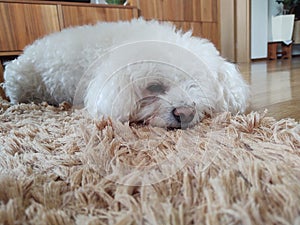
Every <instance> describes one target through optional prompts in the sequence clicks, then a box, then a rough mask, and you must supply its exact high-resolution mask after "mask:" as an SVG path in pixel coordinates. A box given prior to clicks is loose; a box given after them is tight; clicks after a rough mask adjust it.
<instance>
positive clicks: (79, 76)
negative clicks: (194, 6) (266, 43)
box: [3, 19, 249, 128]
mask: <svg viewBox="0 0 300 225" xmlns="http://www.w3.org/2000/svg"><path fill="white" fill-rule="evenodd" d="M4 80H5V82H4V85H3V86H4V89H5V92H6V94H7V96H8V97H9V98H10V101H11V102H12V103H13V104H16V103H20V102H42V101H47V102H48V103H50V104H54V105H57V104H59V103H61V102H63V101H68V102H70V103H74V104H81V103H83V104H84V106H85V108H86V109H87V110H88V111H89V113H90V114H91V115H92V116H94V117H99V116H104V117H112V118H113V119H118V120H120V121H122V122H127V121H129V122H143V123H145V124H150V125H153V126H160V127H171V128H179V127H190V126H193V125H195V124H196V123H197V122H199V121H201V119H202V118H203V116H204V115H205V114H210V115H211V114H213V113H215V112H221V111H230V112H232V113H242V112H244V111H245V109H246V107H247V101H248V98H249V87H248V85H247V84H246V83H245V82H244V80H243V79H242V77H241V75H240V73H239V72H238V70H237V69H236V67H235V65H233V64H232V63H229V62H227V61H225V60H224V59H223V58H222V57H221V56H220V55H219V52H218V51H217V50H216V48H215V47H214V46H213V44H212V43H210V42H209V41H208V40H206V39H201V38H198V37H192V36H191V32H187V33H183V32H182V31H178V30H176V29H175V27H174V26H172V25H170V24H167V23H159V22H157V21H145V20H143V19H134V20H132V21H130V22H115V23H98V24H97V25H94V26H80V27H75V28H68V29H65V30H63V31H61V32H58V33H54V34H51V35H48V36H46V37H44V38H42V39H40V40H37V41H35V42H34V43H33V44H32V45H30V46H28V47H26V48H25V50H24V53H23V54H22V55H21V56H19V57H18V58H17V59H16V60H13V61H11V62H9V63H8V64H7V65H6V67H5V72H4Z"/></svg>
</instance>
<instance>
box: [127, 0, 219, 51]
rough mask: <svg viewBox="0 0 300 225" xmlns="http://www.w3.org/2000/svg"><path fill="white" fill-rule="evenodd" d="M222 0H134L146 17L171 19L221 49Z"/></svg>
mask: <svg viewBox="0 0 300 225" xmlns="http://www.w3.org/2000/svg"><path fill="white" fill-rule="evenodd" d="M219 1H220V0H151V1H149V0H132V4H133V5H134V6H136V7H138V8H139V10H140V16H142V17H144V18H145V19H158V20H161V21H170V22H172V23H174V24H175V25H176V26H177V27H178V28H179V29H182V30H184V31H188V30H192V31H193V35H195V36H200V37H203V38H207V39H209V40H210V41H212V42H213V43H214V44H215V45H216V47H217V48H218V49H220V28H219V27H220V24H219V8H220V6H219Z"/></svg>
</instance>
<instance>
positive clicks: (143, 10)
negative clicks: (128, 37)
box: [137, 0, 163, 20]
mask: <svg viewBox="0 0 300 225" xmlns="http://www.w3.org/2000/svg"><path fill="white" fill-rule="evenodd" d="M137 6H138V7H139V9H140V15H141V16H142V17H144V18H145V19H158V20H162V19H163V0H153V1H151V2H150V1H149V0H139V2H138V5H137Z"/></svg>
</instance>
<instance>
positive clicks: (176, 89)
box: [85, 62, 214, 128]
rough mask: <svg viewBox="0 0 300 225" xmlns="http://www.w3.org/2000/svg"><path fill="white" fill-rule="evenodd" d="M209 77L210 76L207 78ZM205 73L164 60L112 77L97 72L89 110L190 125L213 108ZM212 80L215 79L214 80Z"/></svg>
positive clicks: (90, 90) (151, 122)
mask: <svg viewBox="0 0 300 225" xmlns="http://www.w3.org/2000/svg"><path fill="white" fill-rule="evenodd" d="M205 77H206V78H205ZM208 77H209V76H207V74H203V76H202V80H201V81H200V80H199V75H197V76H193V75H191V74H187V73H185V72H184V71H182V70H180V69H178V68H177V67H174V66H171V65H166V64H161V63H152V62H151V63H138V64H135V65H130V66H127V67H126V68H123V69H121V70H119V71H117V72H115V73H114V74H113V75H111V76H109V77H105V79H103V78H104V76H103V74H101V76H96V77H95V79H93V80H92V82H91V84H90V85H89V87H88V90H87V95H86V98H85V101H86V106H87V109H88V110H89V112H90V113H91V114H92V115H94V116H96V117H99V116H102V115H104V116H108V117H112V118H114V119H118V120H120V121H122V122H126V121H128V122H135V123H143V124H149V125H152V126H159V127H166V128H186V127H190V126H193V125H195V124H196V123H197V122H199V121H200V120H201V119H202V118H203V116H204V114H205V113H210V110H212V107H211V105H210V104H211V103H212V101H213V98H214V97H213V96H212V95H211V94H209V91H210V90H209V88H210V87H209V85H207V83H208V81H206V80H205V79H207V78H208ZM210 83H211V82H210Z"/></svg>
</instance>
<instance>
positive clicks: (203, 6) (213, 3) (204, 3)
mask: <svg viewBox="0 0 300 225" xmlns="http://www.w3.org/2000/svg"><path fill="white" fill-rule="evenodd" d="M221 1H222V0H221ZM217 6H218V1H217V0H201V2H200V9H199V10H200V11H201V13H200V15H201V16H200V21H201V22H217V21H218V11H217V9H218V7H217Z"/></svg>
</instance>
